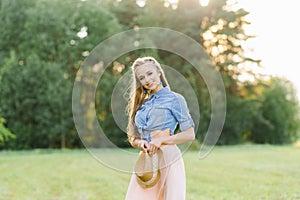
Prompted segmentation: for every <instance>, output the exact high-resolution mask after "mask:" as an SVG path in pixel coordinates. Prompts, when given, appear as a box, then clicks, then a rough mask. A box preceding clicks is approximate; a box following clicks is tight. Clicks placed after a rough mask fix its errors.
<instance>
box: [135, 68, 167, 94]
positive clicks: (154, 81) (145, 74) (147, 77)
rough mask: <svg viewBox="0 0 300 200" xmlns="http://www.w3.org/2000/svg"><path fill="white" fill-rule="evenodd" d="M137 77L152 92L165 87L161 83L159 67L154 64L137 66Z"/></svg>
mask: <svg viewBox="0 0 300 200" xmlns="http://www.w3.org/2000/svg"><path fill="white" fill-rule="evenodd" d="M135 73H136V77H137V79H138V80H139V81H140V83H141V84H142V86H143V87H144V88H145V89H147V90H151V92H152V93H156V92H157V91H158V90H160V89H161V88H163V86H162V85H161V84H160V81H161V80H160V75H161V73H160V72H158V70H157V68H156V67H155V66H153V65H142V66H139V67H137V68H136V71H135Z"/></svg>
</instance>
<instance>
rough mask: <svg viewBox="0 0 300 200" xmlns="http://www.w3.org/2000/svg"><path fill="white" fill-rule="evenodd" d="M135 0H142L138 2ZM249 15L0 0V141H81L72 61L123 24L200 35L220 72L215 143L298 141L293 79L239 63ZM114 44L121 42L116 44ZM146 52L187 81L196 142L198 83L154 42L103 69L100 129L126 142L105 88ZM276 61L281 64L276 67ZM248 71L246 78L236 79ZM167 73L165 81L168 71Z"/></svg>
mask: <svg viewBox="0 0 300 200" xmlns="http://www.w3.org/2000/svg"><path fill="white" fill-rule="evenodd" d="M139 2H140V3H141V2H142V1H139ZM247 14H248V12H246V11H245V10H243V9H237V10H235V9H232V7H231V5H228V4H226V0H211V1H210V3H209V5H208V6H207V7H202V6H200V4H199V1H198V0H189V1H179V3H173V4H172V3H168V1H167V0H165V1H164V0H151V1H147V2H146V4H145V5H143V6H141V5H140V6H138V5H137V3H136V0H123V1H119V0H103V1H101V2H100V1H96V0H86V1H81V0H66V1H59V0H51V1H46V0H39V1H38V0H24V1H19V0H2V1H1V10H0V26H1V34H0V111H1V113H0V145H1V146H0V148H12V149H24V148H49V147H50V148H57V147H62V148H65V147H68V148H76V147H82V143H81V141H80V139H79V137H78V135H77V132H76V128H75V126H74V122H73V116H72V107H71V106H72V87H73V83H74V81H75V75H76V73H77V70H78V69H79V67H80V66H81V64H82V63H83V62H84V60H85V58H86V57H87V56H88V55H89V53H90V52H91V51H92V50H93V48H95V47H96V46H97V45H98V44H99V43H100V42H101V41H103V40H105V39H106V38H108V37H110V36H112V35H113V34H115V33H119V32H121V31H124V30H128V29H132V28H138V27H149V26H151V27H164V28H170V29H173V30H177V31H179V32H181V33H184V34H186V35H188V36H190V37H191V38H193V39H194V40H195V41H198V42H199V43H200V44H202V46H203V48H204V49H205V51H206V52H207V54H208V55H209V56H210V57H211V58H212V61H213V63H214V64H215V67H216V70H218V71H219V72H220V73H221V75H222V78H223V81H224V87H225V90H226V95H227V113H226V121H225V124H224V128H223V132H222V135H221V137H220V139H219V142H218V144H222V145H223V144H238V143H243V142H247V141H251V142H255V143H271V144H284V143H291V142H294V141H296V140H297V138H298V136H299V134H298V131H299V126H298V124H299V104H298V102H297V99H296V94H295V90H294V88H293V86H292V84H291V83H290V82H289V81H287V80H284V79H281V78H270V79H266V77H261V76H259V75H258V74H255V73H253V70H251V68H249V67H246V66H247V65H246V64H249V63H250V64H252V66H254V67H260V65H259V63H260V61H259V60H253V59H251V58H249V57H246V56H245V53H244V49H243V45H242V44H243V43H244V42H245V41H247V40H248V39H249V38H251V36H248V35H246V33H245V32H244V26H245V25H247V24H249V22H247V21H246V20H245V16H246V15H247ZM120 45H121V44H120ZM149 54H150V55H152V56H155V57H157V58H158V60H160V61H161V62H162V63H164V64H166V65H168V66H172V67H173V68H174V69H176V70H177V71H179V72H180V73H182V74H183V75H184V77H186V79H187V80H189V82H190V84H191V85H192V87H193V89H194V91H195V93H196V94H197V98H198V101H199V107H200V110H201V119H200V126H199V129H198V132H197V139H198V140H199V141H200V142H201V141H202V140H203V138H204V136H205V134H206V131H207V128H208V126H209V122H210V117H211V105H210V94H209V92H208V90H207V88H206V85H205V82H204V80H203V79H202V77H201V76H200V75H197V74H198V73H196V71H195V69H194V68H193V67H192V66H191V65H190V64H189V63H186V61H185V60H184V59H183V58H180V57H178V56H176V55H173V54H171V53H170V52H166V51H162V50H155V49H154V50H153V49H152V50H141V51H134V52H128V53H127V54H126V55H123V56H122V57H120V58H118V59H117V60H116V62H114V63H112V64H111V66H110V67H109V68H108V69H107V72H106V73H104V76H103V77H102V79H101V81H100V82H99V88H98V89H97V94H96V102H95V105H96V112H97V118H98V120H99V123H100V124H101V127H102V128H103V129H104V131H105V133H106V134H107V137H109V138H110V140H111V141H112V142H113V143H115V144H116V145H118V146H121V147H124V146H128V145H129V144H128V142H126V134H124V132H123V131H122V130H121V129H120V128H118V127H117V126H116V123H115V121H114V118H113V116H112V110H111V107H110V104H111V93H112V91H113V89H114V86H115V84H116V83H117V82H118V80H119V79H120V77H122V75H124V74H125V73H126V72H128V70H129V68H130V63H131V62H132V61H133V60H134V59H136V58H137V57H138V56H140V55H149ZM283 67H284V66H283ZM245 74H247V76H249V77H250V76H251V77H252V79H253V80H254V81H244V80H242V79H241V76H243V75H245ZM170 81H171V80H170Z"/></svg>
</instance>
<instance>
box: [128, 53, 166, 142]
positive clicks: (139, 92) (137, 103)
mask: <svg viewBox="0 0 300 200" xmlns="http://www.w3.org/2000/svg"><path fill="white" fill-rule="evenodd" d="M142 65H152V66H154V67H156V69H157V71H158V72H159V73H160V74H161V75H160V81H161V82H162V85H163V86H164V87H165V86H168V87H170V86H169V83H168V81H167V79H166V77H165V74H164V71H163V69H162V68H161V66H160V64H159V62H157V60H156V59H155V58H153V57H150V56H146V57H140V58H137V59H136V60H135V61H134V62H133V64H132V66H131V70H132V78H131V85H130V94H129V99H128V104H127V114H128V125H127V137H128V141H129V142H130V143H131V144H132V142H133V141H134V139H135V138H140V135H139V133H138V131H137V127H136V125H135V123H134V118H135V115H136V112H137V110H138V109H139V108H140V107H141V105H142V104H143V103H144V102H145V101H146V100H147V99H148V98H149V96H150V92H151V91H147V90H146V89H145V88H144V87H143V86H142V84H141V83H140V81H139V79H138V77H137V75H136V69H137V68H138V67H140V66H142Z"/></svg>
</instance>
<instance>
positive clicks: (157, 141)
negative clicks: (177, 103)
mask: <svg viewBox="0 0 300 200" xmlns="http://www.w3.org/2000/svg"><path fill="white" fill-rule="evenodd" d="M169 136H170V129H169V128H168V129H165V130H159V131H155V137H152V139H151V142H150V143H149V148H148V154H149V156H152V155H153V154H155V153H156V152H157V151H158V150H159V148H160V147H161V145H162V144H163V142H164V140H165V139H166V137H169Z"/></svg>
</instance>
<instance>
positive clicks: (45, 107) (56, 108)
mask: <svg viewBox="0 0 300 200" xmlns="http://www.w3.org/2000/svg"><path fill="white" fill-rule="evenodd" d="M0 19H1V21H0V24H1V26H2V28H3V30H5V31H3V34H1V35H0V47H1V48H0V49H1V50H0V56H1V59H0V60H1V61H0V62H2V63H1V65H0V69H1V70H0V71H1V77H2V79H1V81H0V82H1V84H0V96H1V98H0V106H1V108H2V111H3V117H4V118H5V119H6V120H7V121H6V124H7V128H8V129H9V130H12V131H13V132H14V133H15V134H16V136H17V138H16V140H15V141H13V142H11V143H10V144H8V147H10V148H37V147H39V148H44V147H63V148H64V147H78V146H81V143H80V141H79V137H78V135H77V133H76V130H75V126H74V123H73V117H72V108H71V105H72V101H71V95H72V86H73V82H74V78H75V75H76V73H77V70H78V68H79V67H80V66H81V64H82V63H83V61H84V59H85V58H86V57H87V56H88V55H89V53H90V52H91V51H92V50H93V48H94V47H95V46H96V45H97V44H98V43H99V42H101V41H102V40H104V39H106V38H107V37H109V36H111V35H112V34H114V33H117V32H118V31H119V30H120V25H119V23H118V22H117V20H116V19H115V18H114V17H113V16H112V15H111V14H110V13H108V12H107V11H106V10H104V9H103V8H102V7H100V6H95V4H93V3H91V2H88V1H80V0H75V1H73V0H67V1H64V2H61V1H58V0H53V1H36V0H25V1H8V0H4V1H2V9H1V11H0ZM14 25H17V26H16V27H15V26H14ZM16 30H17V31H16ZM3 97H4V98H3Z"/></svg>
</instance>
